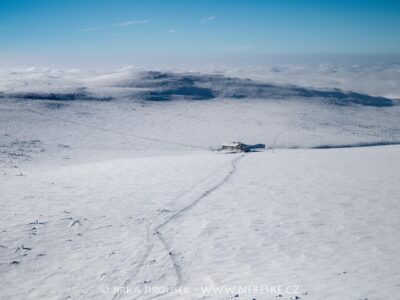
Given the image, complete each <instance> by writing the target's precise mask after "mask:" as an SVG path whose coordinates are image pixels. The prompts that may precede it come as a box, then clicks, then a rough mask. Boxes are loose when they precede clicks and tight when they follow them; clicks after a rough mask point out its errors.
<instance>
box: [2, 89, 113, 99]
mask: <svg viewBox="0 0 400 300" xmlns="http://www.w3.org/2000/svg"><path fill="white" fill-rule="evenodd" d="M85 90H86V88H78V89H76V91H75V92H70V93H55V92H52V93H46V92H43V93H40V92H38V93H37V92H27V93H24V92H16V93H9V94H5V93H1V94H0V98H13V99H29V100H52V101H75V100H91V101H107V100H111V97H96V96H93V95H90V94H89V93H88V92H86V91H85Z"/></svg>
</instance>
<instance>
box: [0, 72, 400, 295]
mask: <svg viewBox="0 0 400 300" xmlns="http://www.w3.org/2000/svg"><path fill="white" fill-rule="evenodd" d="M0 83H1V84H0V85H1V99H0V166H1V170H2V172H1V175H0V176H1V180H0V189H1V194H0V228H1V230H0V281H1V288H0V298H1V299H120V298H121V299H136V298H138V299H151V298H153V297H160V298H161V299H230V298H234V299H239V300H240V299H258V300H259V299H279V298H282V299H291V298H292V299H299V298H300V299H309V300H314V299H332V300H333V299H334V300H336V299H354V300H359V299H366V298H368V299H393V297H396V295H398V294H399V292H400V289H399V286H398V282H399V281H400V271H399V268H398V265H400V256H399V251H397V249H398V246H399V243H398V241H399V239H400V234H399V230H400V223H399V220H398V217H397V216H398V215H399V213H400V212H399V206H398V195H399V194H400V189H399V187H400V184H399V179H398V178H400V171H399V170H400V160H399V159H398V157H399V155H400V148H399V147H400V146H398V145H396V144H398V143H399V141H400V123H399V121H398V120H399V117H400V106H399V105H398V101H397V100H394V99H389V98H385V97H380V96H379V95H374V96H368V95H365V94H364V93H363V92H362V91H359V92H357V93H355V92H348V91H343V90H337V89H335V86H333V87H332V88H328V89H327V88H321V87H319V88H309V87H299V86H294V85H291V84H288V83H279V84H277V83H273V84H272V83H265V82H263V81H262V80H261V79H259V80H247V79H243V78H237V77H233V76H222V75H220V74H218V75H217V74H211V75H210V74H203V73H188V72H159V71H157V72H144V71H132V70H131V69H126V70H125V69H124V70H119V71H116V72H115V71H114V72H110V71H107V72H105V71H101V72H100V71H96V72H81V71H79V70H69V71H63V72H61V71H57V70H50V71H45V72H44V71H36V70H34V69H32V70H28V71H23V72H5V71H4V72H3V73H2V75H1V80H0ZM308 86H312V84H311V83H310V84H309V85H308ZM234 140H241V141H244V142H248V143H264V144H266V145H267V146H268V147H269V149H266V150H265V151H261V152H254V153H248V154H246V155H241V154H232V155H227V154H220V153H216V152H214V151H213V150H214V149H216V148H217V147H219V146H220V145H221V143H223V142H231V141H234ZM360 146H363V147H360ZM371 146H377V147H371ZM378 146H379V147H378ZM331 148H340V149H331ZM296 297H298V298H296Z"/></svg>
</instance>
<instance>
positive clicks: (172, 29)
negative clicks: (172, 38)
mask: <svg viewBox="0 0 400 300" xmlns="http://www.w3.org/2000/svg"><path fill="white" fill-rule="evenodd" d="M175 32H176V29H174V28H171V29H170V30H168V31H167V33H168V34H173V33H175Z"/></svg>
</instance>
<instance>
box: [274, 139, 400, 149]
mask: <svg viewBox="0 0 400 300" xmlns="http://www.w3.org/2000/svg"><path fill="white" fill-rule="evenodd" d="M395 145H400V141H394V142H361V143H354V144H339V145H318V146H311V147H297V146H293V147H274V148H273V149H344V148H364V147H383V146H395Z"/></svg>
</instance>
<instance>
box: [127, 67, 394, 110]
mask: <svg viewBox="0 0 400 300" xmlns="http://www.w3.org/2000/svg"><path fill="white" fill-rule="evenodd" d="M125 84H127V83H125ZM128 85H129V86H130V87H142V88H150V89H151V88H155V89H157V90H156V91H154V90H153V91H149V92H148V93H145V94H144V98H145V99H146V100H151V101H167V100H172V99H174V98H176V96H178V98H179V96H181V97H186V98H188V99H193V100H194V99H201V100H207V99H212V98H215V97H224V98H234V99H242V98H260V99H288V98H293V97H298V98H306V99H311V98H320V100H322V101H325V102H328V103H331V104H337V105H348V104H360V105H366V106H375V107H387V106H393V100H391V99H388V98H384V97H374V96H369V95H365V94H361V93H355V92H345V91H341V90H339V89H333V90H316V89H307V88H302V87H297V86H281V85H273V84H268V83H262V82H257V81H253V80H250V79H240V78H232V77H225V76H222V75H207V74H205V75H203V74H176V73H168V72H165V73H164V72H143V73H141V76H140V79H139V80H137V81H135V82H130V83H128Z"/></svg>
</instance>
